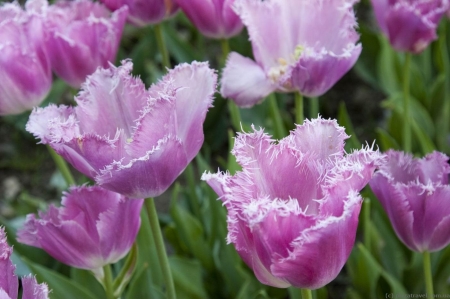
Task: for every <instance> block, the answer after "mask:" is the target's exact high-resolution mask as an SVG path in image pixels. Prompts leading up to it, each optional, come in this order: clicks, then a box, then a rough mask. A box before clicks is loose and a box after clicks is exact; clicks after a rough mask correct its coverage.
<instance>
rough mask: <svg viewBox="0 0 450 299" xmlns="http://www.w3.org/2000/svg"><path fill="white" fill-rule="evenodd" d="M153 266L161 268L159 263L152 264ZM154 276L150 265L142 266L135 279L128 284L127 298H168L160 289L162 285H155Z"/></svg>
mask: <svg viewBox="0 0 450 299" xmlns="http://www.w3.org/2000/svg"><path fill="white" fill-rule="evenodd" d="M152 268H153V270H154V268H159V263H158V264H154V265H152ZM152 280H153V277H152V269H150V268H149V267H148V265H147V264H146V265H144V266H143V267H140V268H139V270H138V271H136V272H135V274H134V276H133V279H132V280H131V282H130V285H129V286H128V289H127V292H126V295H125V298H127V299H136V298H151V299H166V296H165V295H164V293H163V292H162V290H161V289H160V287H159V286H160V285H155V284H154V283H153V282H152Z"/></svg>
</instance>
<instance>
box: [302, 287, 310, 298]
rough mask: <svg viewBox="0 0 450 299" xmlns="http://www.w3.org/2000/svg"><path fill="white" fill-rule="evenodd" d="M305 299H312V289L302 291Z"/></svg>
mask: <svg viewBox="0 0 450 299" xmlns="http://www.w3.org/2000/svg"><path fill="white" fill-rule="evenodd" d="M300 290H301V292H302V298H303V299H312V292H311V290H310V289H300Z"/></svg>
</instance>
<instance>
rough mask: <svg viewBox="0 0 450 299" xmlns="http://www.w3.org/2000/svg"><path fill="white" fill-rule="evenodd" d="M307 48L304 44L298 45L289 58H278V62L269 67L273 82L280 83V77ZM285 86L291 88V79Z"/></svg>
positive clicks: (269, 75) (269, 74)
mask: <svg viewBox="0 0 450 299" xmlns="http://www.w3.org/2000/svg"><path fill="white" fill-rule="evenodd" d="M305 50H306V48H305V47H304V46H303V45H297V46H296V47H295V49H294V52H293V53H291V54H290V55H288V58H287V59H286V58H283V57H280V58H278V60H277V64H276V65H275V66H273V67H271V68H270V69H269V72H268V77H269V78H270V79H271V80H272V82H273V83H278V82H279V80H280V78H281V77H282V76H283V75H284V74H285V73H286V72H287V70H288V67H289V66H291V65H293V64H295V63H296V62H297V61H298V60H299V59H300V56H301V55H302V54H303V53H304V52H305ZM283 87H284V88H286V89H290V88H291V84H290V82H289V81H287V82H285V83H284V84H283Z"/></svg>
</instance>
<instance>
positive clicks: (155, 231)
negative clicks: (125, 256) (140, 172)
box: [145, 197, 177, 299]
mask: <svg viewBox="0 0 450 299" xmlns="http://www.w3.org/2000/svg"><path fill="white" fill-rule="evenodd" d="M145 207H146V209H147V214H148V219H149V222H150V228H151V230H152V235H153V240H154V242H155V246H156V253H157V255H158V259H159V264H160V266H161V271H162V274H163V277H164V280H165V283H166V289H167V298H168V299H175V298H176V297H177V296H176V293H175V285H174V283H173V279H172V272H171V271H170V265H169V259H168V258H167V252H166V247H165V245H164V240H163V237H162V233H161V227H160V225H159V220H158V214H157V212H156V207H155V200H154V199H153V198H152V197H149V198H147V199H146V200H145Z"/></svg>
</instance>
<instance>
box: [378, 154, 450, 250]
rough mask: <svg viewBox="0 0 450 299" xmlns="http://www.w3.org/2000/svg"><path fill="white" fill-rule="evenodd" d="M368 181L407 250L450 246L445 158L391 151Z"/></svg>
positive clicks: (449, 170) (449, 191) (449, 194)
mask: <svg viewBox="0 0 450 299" xmlns="http://www.w3.org/2000/svg"><path fill="white" fill-rule="evenodd" d="M387 157H388V158H387V161H386V162H385V163H384V164H383V165H382V166H381V167H380V170H379V171H378V172H376V173H375V175H374V176H373V178H372V180H371V181H370V187H371V188H372V190H373V192H374V193H375V195H376V196H377V198H378V199H379V200H380V202H381V204H382V205H383V208H384V209H385V211H386V213H387V215H388V216H389V219H390V220H391V223H392V226H393V227H394V230H395V232H396V233H397V236H398V237H399V238H400V240H401V241H402V242H403V243H404V244H405V245H406V246H408V248H409V249H411V250H414V251H419V252H424V251H438V250H440V249H442V248H444V247H445V246H447V245H448V244H449V243H450V186H449V184H448V174H449V173H450V166H449V165H448V163H447V160H448V157H447V156H446V155H444V154H442V153H440V152H433V153H432V154H429V155H427V156H425V158H422V159H414V158H413V157H412V156H411V155H409V154H405V153H403V152H398V151H393V150H390V151H388V152H387Z"/></svg>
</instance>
